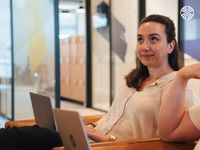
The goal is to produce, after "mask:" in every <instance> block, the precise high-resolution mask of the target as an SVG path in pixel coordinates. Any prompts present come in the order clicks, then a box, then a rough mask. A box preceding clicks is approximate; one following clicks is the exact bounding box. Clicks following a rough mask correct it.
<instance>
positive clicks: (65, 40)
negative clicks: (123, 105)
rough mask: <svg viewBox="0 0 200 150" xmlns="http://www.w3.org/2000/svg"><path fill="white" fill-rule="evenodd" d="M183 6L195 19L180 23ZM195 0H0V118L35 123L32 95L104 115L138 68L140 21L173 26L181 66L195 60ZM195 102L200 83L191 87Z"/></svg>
mask: <svg viewBox="0 0 200 150" xmlns="http://www.w3.org/2000/svg"><path fill="white" fill-rule="evenodd" d="M184 6H191V7H192V8H193V9H194V17H193V18H192V19H189V20H184V19H183V18H182V17H181V15H180V11H181V8H182V7H184ZM199 6H200V4H199V2H198V0H177V1H174V0H123V1H121V0H42V1H41V0H20V1H17V0H1V1H0V15H1V17H0V35H1V38H0V115H1V116H3V117H5V118H7V119H11V120H18V119H30V118H32V117H33V112H32V107H31V101H30V96H29V92H36V93H40V94H44V95H48V96H51V98H52V104H53V106H54V107H58V108H62V103H61V102H62V101H71V102H75V103H78V104H80V105H83V107H89V108H94V109H97V110H102V111H107V110H108V109H109V107H110V105H111V104H112V101H113V98H114V96H115V94H116V93H117V91H118V89H119V88H120V86H121V84H122V83H123V79H124V76H125V75H126V74H127V73H128V72H129V71H130V70H131V69H133V68H134V67H135V59H136V56H135V48H136V37H137V36H136V35H137V28H138V22H139V21H140V20H141V19H142V18H143V17H144V16H147V15H150V14H155V13H156V14H162V15H166V16H169V17H170V18H171V19H172V20H173V21H174V22H175V25H176V31H177V40H178V42H179V45H180V47H181V52H182V62H184V65H189V64H192V63H196V62H199V61H200V53H199V51H200V45H199V44H198V43H200V30H199V26H200V10H199V9H198V7H199ZM191 84H192V86H193V87H194V89H195V91H196V93H197V94H198V95H199V96H200V81H198V80H193V81H192V82H191Z"/></svg>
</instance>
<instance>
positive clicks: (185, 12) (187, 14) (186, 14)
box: [180, 6, 194, 20]
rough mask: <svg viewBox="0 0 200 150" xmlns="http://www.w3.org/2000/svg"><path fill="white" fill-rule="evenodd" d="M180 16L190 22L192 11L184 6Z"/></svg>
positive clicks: (189, 7) (192, 15)
mask: <svg viewBox="0 0 200 150" xmlns="http://www.w3.org/2000/svg"><path fill="white" fill-rule="evenodd" d="M180 15H181V17H182V18H183V19H185V20H190V19H192V18H193V17H194V9H193V8H192V7H191V6H184V7H182V8H181V10H180Z"/></svg>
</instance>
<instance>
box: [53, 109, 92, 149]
mask: <svg viewBox="0 0 200 150" xmlns="http://www.w3.org/2000/svg"><path fill="white" fill-rule="evenodd" d="M53 113H54V116H55V120H56V125H57V128H58V131H59V134H60V137H61V139H62V142H63V145H64V148H65V150H91V146H90V144H89V141H88V137H87V133H86V129H85V126H84V124H83V121H82V119H81V117H80V116H79V113H78V112H76V111H69V110H60V109H53Z"/></svg>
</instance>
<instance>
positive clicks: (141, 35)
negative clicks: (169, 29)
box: [137, 22, 174, 68]
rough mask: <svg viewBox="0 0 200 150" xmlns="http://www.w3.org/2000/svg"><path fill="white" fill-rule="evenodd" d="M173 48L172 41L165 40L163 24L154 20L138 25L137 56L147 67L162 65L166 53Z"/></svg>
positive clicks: (166, 59)
mask: <svg viewBox="0 0 200 150" xmlns="http://www.w3.org/2000/svg"><path fill="white" fill-rule="evenodd" d="M173 49H174V41H173V42H171V43H168V42H167V35H166V32H165V26H164V25H162V24H160V23H156V22H146V23H143V24H141V25H140V27H139V29H138V34H137V57H138V59H139V60H140V61H141V62H142V64H144V65H145V66H147V67H154V68H155V67H164V66H166V65H169V64H168V54H169V53H171V52H172V51H173Z"/></svg>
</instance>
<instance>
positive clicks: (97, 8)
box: [91, 0, 110, 110]
mask: <svg viewBox="0 0 200 150" xmlns="http://www.w3.org/2000/svg"><path fill="white" fill-rule="evenodd" d="M109 7H110V6H109V0H95V1H91V17H92V18H91V22H92V29H91V32H92V33H91V34H92V41H91V43H92V107H94V108H97V109H101V110H108V108H109V106H110V37H109V32H110V31H109V20H108V19H109V18H108V12H109Z"/></svg>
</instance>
